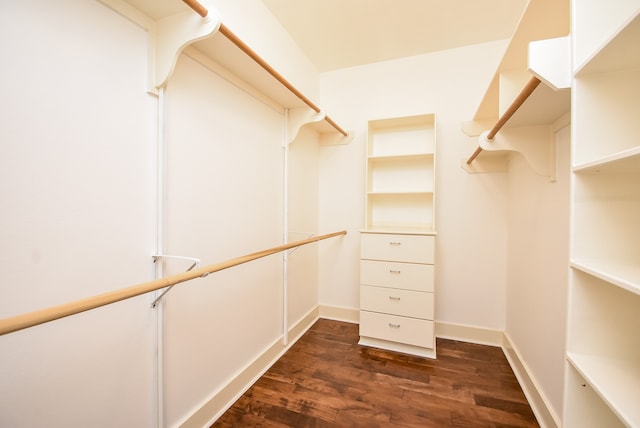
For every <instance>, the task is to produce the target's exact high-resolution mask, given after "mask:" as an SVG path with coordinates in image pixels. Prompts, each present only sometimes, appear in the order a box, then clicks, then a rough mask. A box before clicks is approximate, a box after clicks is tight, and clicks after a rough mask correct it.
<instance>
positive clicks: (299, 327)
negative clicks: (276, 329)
mask: <svg viewBox="0 0 640 428" xmlns="http://www.w3.org/2000/svg"><path fill="white" fill-rule="evenodd" d="M319 314H320V310H319V308H318V307H315V308H314V309H313V310H311V311H310V312H309V313H308V314H307V315H305V316H304V317H303V318H302V319H301V320H300V321H298V322H297V323H296V324H295V325H294V326H293V327H291V328H290V329H289V343H288V344H287V346H284V345H283V340H282V337H280V338H278V340H277V341H276V342H275V343H273V344H272V345H271V346H270V347H268V348H267V349H266V350H265V351H264V352H263V353H262V354H260V355H259V356H258V357H257V358H256V359H255V360H254V361H253V362H252V363H251V364H249V365H248V366H246V367H245V368H244V369H242V370H240V371H239V373H238V374H237V375H236V376H235V377H234V378H233V379H232V380H231V381H230V382H229V383H228V384H226V385H224V386H223V387H222V388H221V389H219V390H218V391H216V392H215V393H213V394H212V395H211V396H210V397H209V398H208V399H207V400H205V401H204V402H203V403H202V404H201V405H200V406H197V407H196V409H195V410H194V412H193V414H192V415H191V416H189V417H188V418H187V419H186V420H185V421H183V422H182V423H180V424H179V425H178V426H179V427H180V428H202V427H208V426H211V424H213V422H215V421H216V419H218V418H219V417H220V416H222V414H223V413H224V412H226V411H227V410H228V409H229V407H231V406H232V405H233V403H235V402H236V400H238V398H240V397H241V396H242V394H244V393H245V392H246V391H247V390H248V389H249V388H250V387H251V385H253V384H254V383H255V382H256V381H257V380H258V379H259V378H260V376H262V375H263V374H264V373H265V372H266V371H267V370H268V369H269V367H271V366H272V365H273V364H274V363H275V362H276V361H277V360H278V359H279V358H280V357H281V356H282V355H283V354H284V353H285V352H286V351H287V350H288V349H289V348H290V347H291V346H293V344H294V343H296V341H297V340H298V339H299V338H300V337H302V335H303V334H304V333H305V332H306V331H307V330H308V329H309V328H310V327H311V326H312V325H313V324H314V323H315V322H316V321H317V320H318V318H319Z"/></svg>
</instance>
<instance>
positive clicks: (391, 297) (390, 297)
mask: <svg viewBox="0 0 640 428" xmlns="http://www.w3.org/2000/svg"><path fill="white" fill-rule="evenodd" d="M389 300H400V298H399V297H394V296H389Z"/></svg>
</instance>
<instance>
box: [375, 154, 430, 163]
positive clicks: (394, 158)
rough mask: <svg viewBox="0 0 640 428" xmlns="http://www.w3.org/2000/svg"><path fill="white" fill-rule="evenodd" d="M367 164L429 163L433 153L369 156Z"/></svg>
mask: <svg viewBox="0 0 640 428" xmlns="http://www.w3.org/2000/svg"><path fill="white" fill-rule="evenodd" d="M367 159H368V160H369V162H376V163H378V162H381V163H382V162H393V161H404V160H412V159H416V160H424V161H430V160H433V153H411V154H401V155H388V156H387V155H379V156H369V157H367Z"/></svg>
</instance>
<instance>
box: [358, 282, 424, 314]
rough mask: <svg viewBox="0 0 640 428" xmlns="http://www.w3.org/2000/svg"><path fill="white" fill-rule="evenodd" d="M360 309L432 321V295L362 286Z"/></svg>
mask: <svg viewBox="0 0 640 428" xmlns="http://www.w3.org/2000/svg"><path fill="white" fill-rule="evenodd" d="M360 309H362V310H363V311H371V312H379V313H384V314H391V315H400V316H405V317H412V318H422V319H424V318H426V319H430V320H432V319H433V293H423V292H420V291H411V290H400V289H397V288H387V287H371V286H369V285H362V286H360Z"/></svg>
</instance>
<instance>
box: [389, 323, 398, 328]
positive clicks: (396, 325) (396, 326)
mask: <svg viewBox="0 0 640 428" xmlns="http://www.w3.org/2000/svg"><path fill="white" fill-rule="evenodd" d="M389 327H391V328H400V324H392V323H389Z"/></svg>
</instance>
